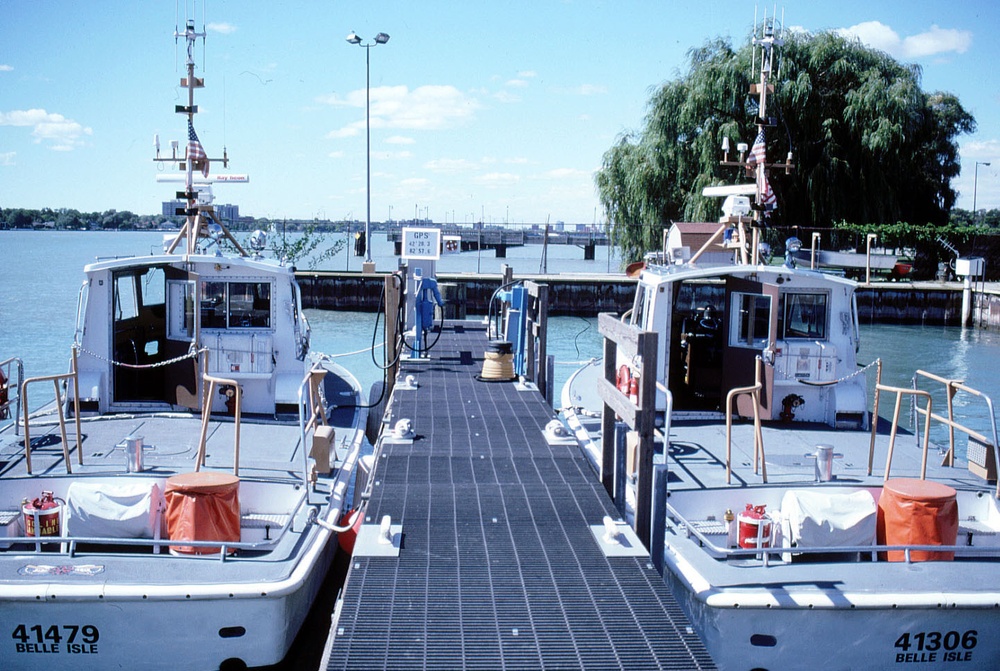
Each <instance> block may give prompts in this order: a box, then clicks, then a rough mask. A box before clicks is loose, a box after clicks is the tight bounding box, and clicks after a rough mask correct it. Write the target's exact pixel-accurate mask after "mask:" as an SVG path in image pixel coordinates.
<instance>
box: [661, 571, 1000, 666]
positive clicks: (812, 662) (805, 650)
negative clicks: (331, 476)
mask: <svg viewBox="0 0 1000 671" xmlns="http://www.w3.org/2000/svg"><path fill="white" fill-rule="evenodd" d="M667 555H668V556H669V555H670V552H669V551H668V552H667ZM668 566H670V570H668V571H665V572H664V580H666V582H667V584H668V585H669V586H670V587H671V590H672V591H673V593H674V595H675V596H676V597H677V599H678V601H679V602H680V604H681V607H682V608H683V609H684V612H685V613H686V614H687V616H688V617H689V618H690V619H691V621H692V624H693V625H694V627H695V629H696V630H697V631H698V633H699V635H700V636H701V638H702V641H703V642H704V643H705V647H706V648H707V649H708V651H709V653H710V654H711V655H712V659H713V661H715V663H716V664H717V665H718V667H719V669H722V670H724V671H726V670H732V671H736V670H746V671H749V670H750V669H768V670H770V671H776V670H779V669H780V670H786V669H816V668H822V669H824V671H836V670H844V671H849V670H856V669H899V668H911V667H910V665H911V664H912V665H917V666H914V667H912V668H928V669H929V668H941V667H942V666H944V665H948V664H956V665H958V668H962V669H970V670H971V669H983V670H986V669H995V668H996V663H997V659H1000V639H997V637H995V636H993V635H991V632H994V631H996V630H997V628H998V627H1000V610H998V609H997V608H996V607H995V605H993V606H989V605H985V604H984V605H982V606H980V607H973V606H968V607H963V608H955V607H949V605H948V604H947V603H946V601H947V597H945V596H944V595H940V597H941V598H940V599H938V601H940V603H935V604H927V605H924V606H912V607H902V608H897V607H894V606H893V605H891V604H887V605H884V606H882V607H871V608H856V607H854V605H853V604H851V603H850V602H849V600H845V601H844V602H843V603H839V604H834V603H829V604H828V605H827V606H826V607H823V608H816V607H810V606H803V605H796V604H792V603H789V602H790V601H791V597H790V594H789V592H788V591H787V590H785V589H782V588H775V589H773V590H770V592H771V595H772V597H773V598H774V600H775V602H776V603H779V604H781V603H783V604H784V605H778V606H776V607H773V608H745V607H740V608H736V607H732V606H730V607H722V606H713V605H710V604H709V603H707V602H708V601H709V600H710V596H711V593H712V590H711V589H709V590H702V591H699V592H695V591H694V590H692V589H691V587H690V586H689V585H686V584H685V583H684V582H683V580H681V579H680V578H679V577H678V574H677V566H676V564H670V562H669V559H668Z"/></svg>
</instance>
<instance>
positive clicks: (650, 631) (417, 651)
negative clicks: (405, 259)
mask: <svg viewBox="0 0 1000 671" xmlns="http://www.w3.org/2000/svg"><path fill="white" fill-rule="evenodd" d="M486 347H487V336H486V326H485V325H484V324H481V323H478V322H474V321H449V322H446V324H445V328H444V331H443V333H442V335H441V338H440V341H439V342H438V343H437V345H436V346H435V347H434V349H433V350H431V352H430V357H429V360H426V361H420V362H417V361H411V362H405V361H404V363H403V364H402V366H401V369H400V372H399V375H398V379H399V380H405V379H406V378H407V376H410V375H412V376H414V378H415V382H416V384H415V385H406V384H402V383H398V384H397V385H396V388H395V390H394V391H393V393H392V396H391V398H390V401H389V407H388V415H387V416H388V417H389V421H388V424H387V425H386V429H385V431H384V432H383V437H382V439H380V441H379V444H378V445H377V446H376V453H375V454H376V464H375V469H374V473H373V474H372V476H371V497H370V501H369V504H368V508H367V511H366V515H365V525H364V526H363V527H362V529H361V533H359V535H358V539H357V543H356V545H355V551H354V556H353V558H352V560H351V565H350V570H349V573H348V577H347V580H346V584H345V585H344V590H343V594H342V598H341V601H340V602H339V604H338V607H337V612H336V613H335V615H334V619H333V626H332V628H331V633H330V640H329V641H328V643H327V654H326V655H324V665H325V668H328V669H372V668H382V669H396V668H400V669H401V668H406V669H413V668H423V669H484V668H488V669H513V668H519V669H526V668H531V669H535V668H574V669H650V668H655V669H712V668H715V666H714V664H713V662H712V659H711V658H710V657H709V655H708V653H707V652H706V650H705V648H704V646H703V645H702V643H701V641H700V640H699V639H698V637H697V636H696V635H695V633H694V631H693V629H692V628H691V626H690V624H689V622H688V620H687V618H686V617H685V616H684V614H683V613H682V611H681V609H680V606H679V605H678V604H677V602H676V601H675V599H674V598H673V596H672V594H671V593H670V591H669V589H668V588H667V586H666V584H665V583H664V582H663V579H662V578H661V576H660V575H659V574H658V573H657V571H656V569H654V567H653V564H652V562H651V560H650V557H649V554H648V553H647V552H646V550H645V549H644V548H643V547H642V546H641V544H639V543H638V540H637V539H636V537H635V536H634V534H632V532H631V530H630V529H627V527H626V526H625V525H624V523H619V524H617V525H615V526H617V527H618V528H619V529H620V530H627V531H626V532H625V533H624V535H623V537H622V539H621V542H619V543H618V544H617V545H615V544H609V543H607V542H606V541H605V540H604V535H605V529H604V524H603V519H604V517H605V516H610V517H612V518H614V519H617V518H618V516H619V514H618V512H617V511H616V510H615V508H614V506H613V504H612V501H611V500H610V498H609V496H608V494H607V493H606V492H605V490H604V488H603V486H602V485H601V483H600V481H599V479H598V478H597V476H596V475H595V474H594V472H593V470H592V468H591V466H590V462H589V461H588V460H587V458H586V457H585V456H584V455H583V453H582V452H581V451H580V450H579V448H578V447H577V446H576V444H575V441H572V440H562V441H560V440H558V439H547V438H546V435H545V432H544V430H545V426H546V425H547V424H548V423H549V422H550V421H551V420H552V419H553V418H554V417H555V414H554V412H553V410H552V408H551V407H549V406H548V405H547V404H546V403H545V400H544V398H543V397H542V394H541V393H539V392H538V391H537V390H535V389H534V388H533V387H531V386H530V385H527V386H525V385H518V384H516V383H515V382H489V381H484V380H481V379H479V375H480V373H481V370H482V364H483V358H484V352H485V350H486ZM407 386H413V387H415V388H406V387H407ZM401 419H409V420H411V421H412V429H413V435H412V437H397V436H396V435H395V434H394V433H393V432H392V429H393V428H394V427H395V425H396V423H397V422H398V421H399V420H401ZM386 515H388V516H390V518H391V524H390V525H389V526H388V527H387V529H386V530H387V531H388V534H387V536H388V537H389V538H390V539H391V542H390V543H384V542H382V543H380V542H379V540H378V538H377V537H378V536H379V532H380V522H381V521H382V520H383V517H384V516H386Z"/></svg>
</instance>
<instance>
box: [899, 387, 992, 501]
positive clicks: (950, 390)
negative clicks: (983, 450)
mask: <svg viewBox="0 0 1000 671" xmlns="http://www.w3.org/2000/svg"><path fill="white" fill-rule="evenodd" d="M916 376H919V377H926V378H927V379H929V380H934V381H935V382H940V383H942V384H944V386H945V391H946V399H947V400H946V403H947V406H948V416H947V417H942V416H941V415H936V414H933V413H931V412H930V408H928V409H927V411H926V412H927V413H928V421H930V419H934V420H937V421H938V422H940V423H942V424H944V425H945V426H947V427H948V453H947V455H946V457H947V459H948V465H949V466H954V465H955V429H958V430H959V431H961V432H963V433H964V434H966V435H967V436H969V437H970V438H974V439H976V440H978V441H980V442H981V443H984V444H988V445H990V446H991V447H992V448H993V458H994V460H995V463H997V464H1000V441H998V440H997V423H996V414H995V413H994V410H993V399H991V398H990V397H989V396H987V395H986V394H984V393H983V392H981V391H979V390H978V389H973V388H972V387H968V386H966V385H965V384H964V383H963V381H962V380H955V379H950V378H945V377H941V376H940V375H935V374H933V373H928V372H927V371H924V370H917V371H916ZM958 391H964V392H966V393H969V394H972V395H973V396H977V397H979V398H981V399H983V401H985V402H986V408H987V410H989V413H990V431H991V432H992V433H993V440H992V441H991V440H990V439H989V438H988V437H986V436H985V435H983V434H982V433H979V432H978V431H975V430H973V429H970V428H969V427H967V426H965V425H964V424H962V423H961V422H957V421H955V412H954V400H955V392H958ZM917 412H919V413H921V414H923V413H924V412H925V411H924V410H923V409H921V408H919V407H918V408H917ZM996 497H997V498H998V499H1000V480H998V482H997V490H996Z"/></svg>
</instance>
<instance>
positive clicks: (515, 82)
mask: <svg viewBox="0 0 1000 671" xmlns="http://www.w3.org/2000/svg"><path fill="white" fill-rule="evenodd" d="M505 86H509V87H510V88H512V89H523V88H527V86H528V82H527V81H526V80H524V79H509V80H507V83H506V84H505Z"/></svg>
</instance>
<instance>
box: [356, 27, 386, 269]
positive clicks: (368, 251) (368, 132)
mask: <svg viewBox="0 0 1000 671" xmlns="http://www.w3.org/2000/svg"><path fill="white" fill-rule="evenodd" d="M388 41H389V36H388V35H387V34H385V33H379V34H378V35H376V36H375V41H374V42H369V43H367V44H362V42H361V38H360V37H358V35H357V33H354V32H352V33H351V34H350V35H348V36H347V42H348V43H349V44H357V45H358V46H359V47H363V48H364V50H365V154H366V164H365V166H366V167H365V172H366V181H367V198H368V209H367V213H366V214H365V263H371V262H372V240H371V226H372V120H371V89H372V87H371V62H372V60H371V50H372V47H374V46H378V45H379V44H385V43H386V42H388Z"/></svg>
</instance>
